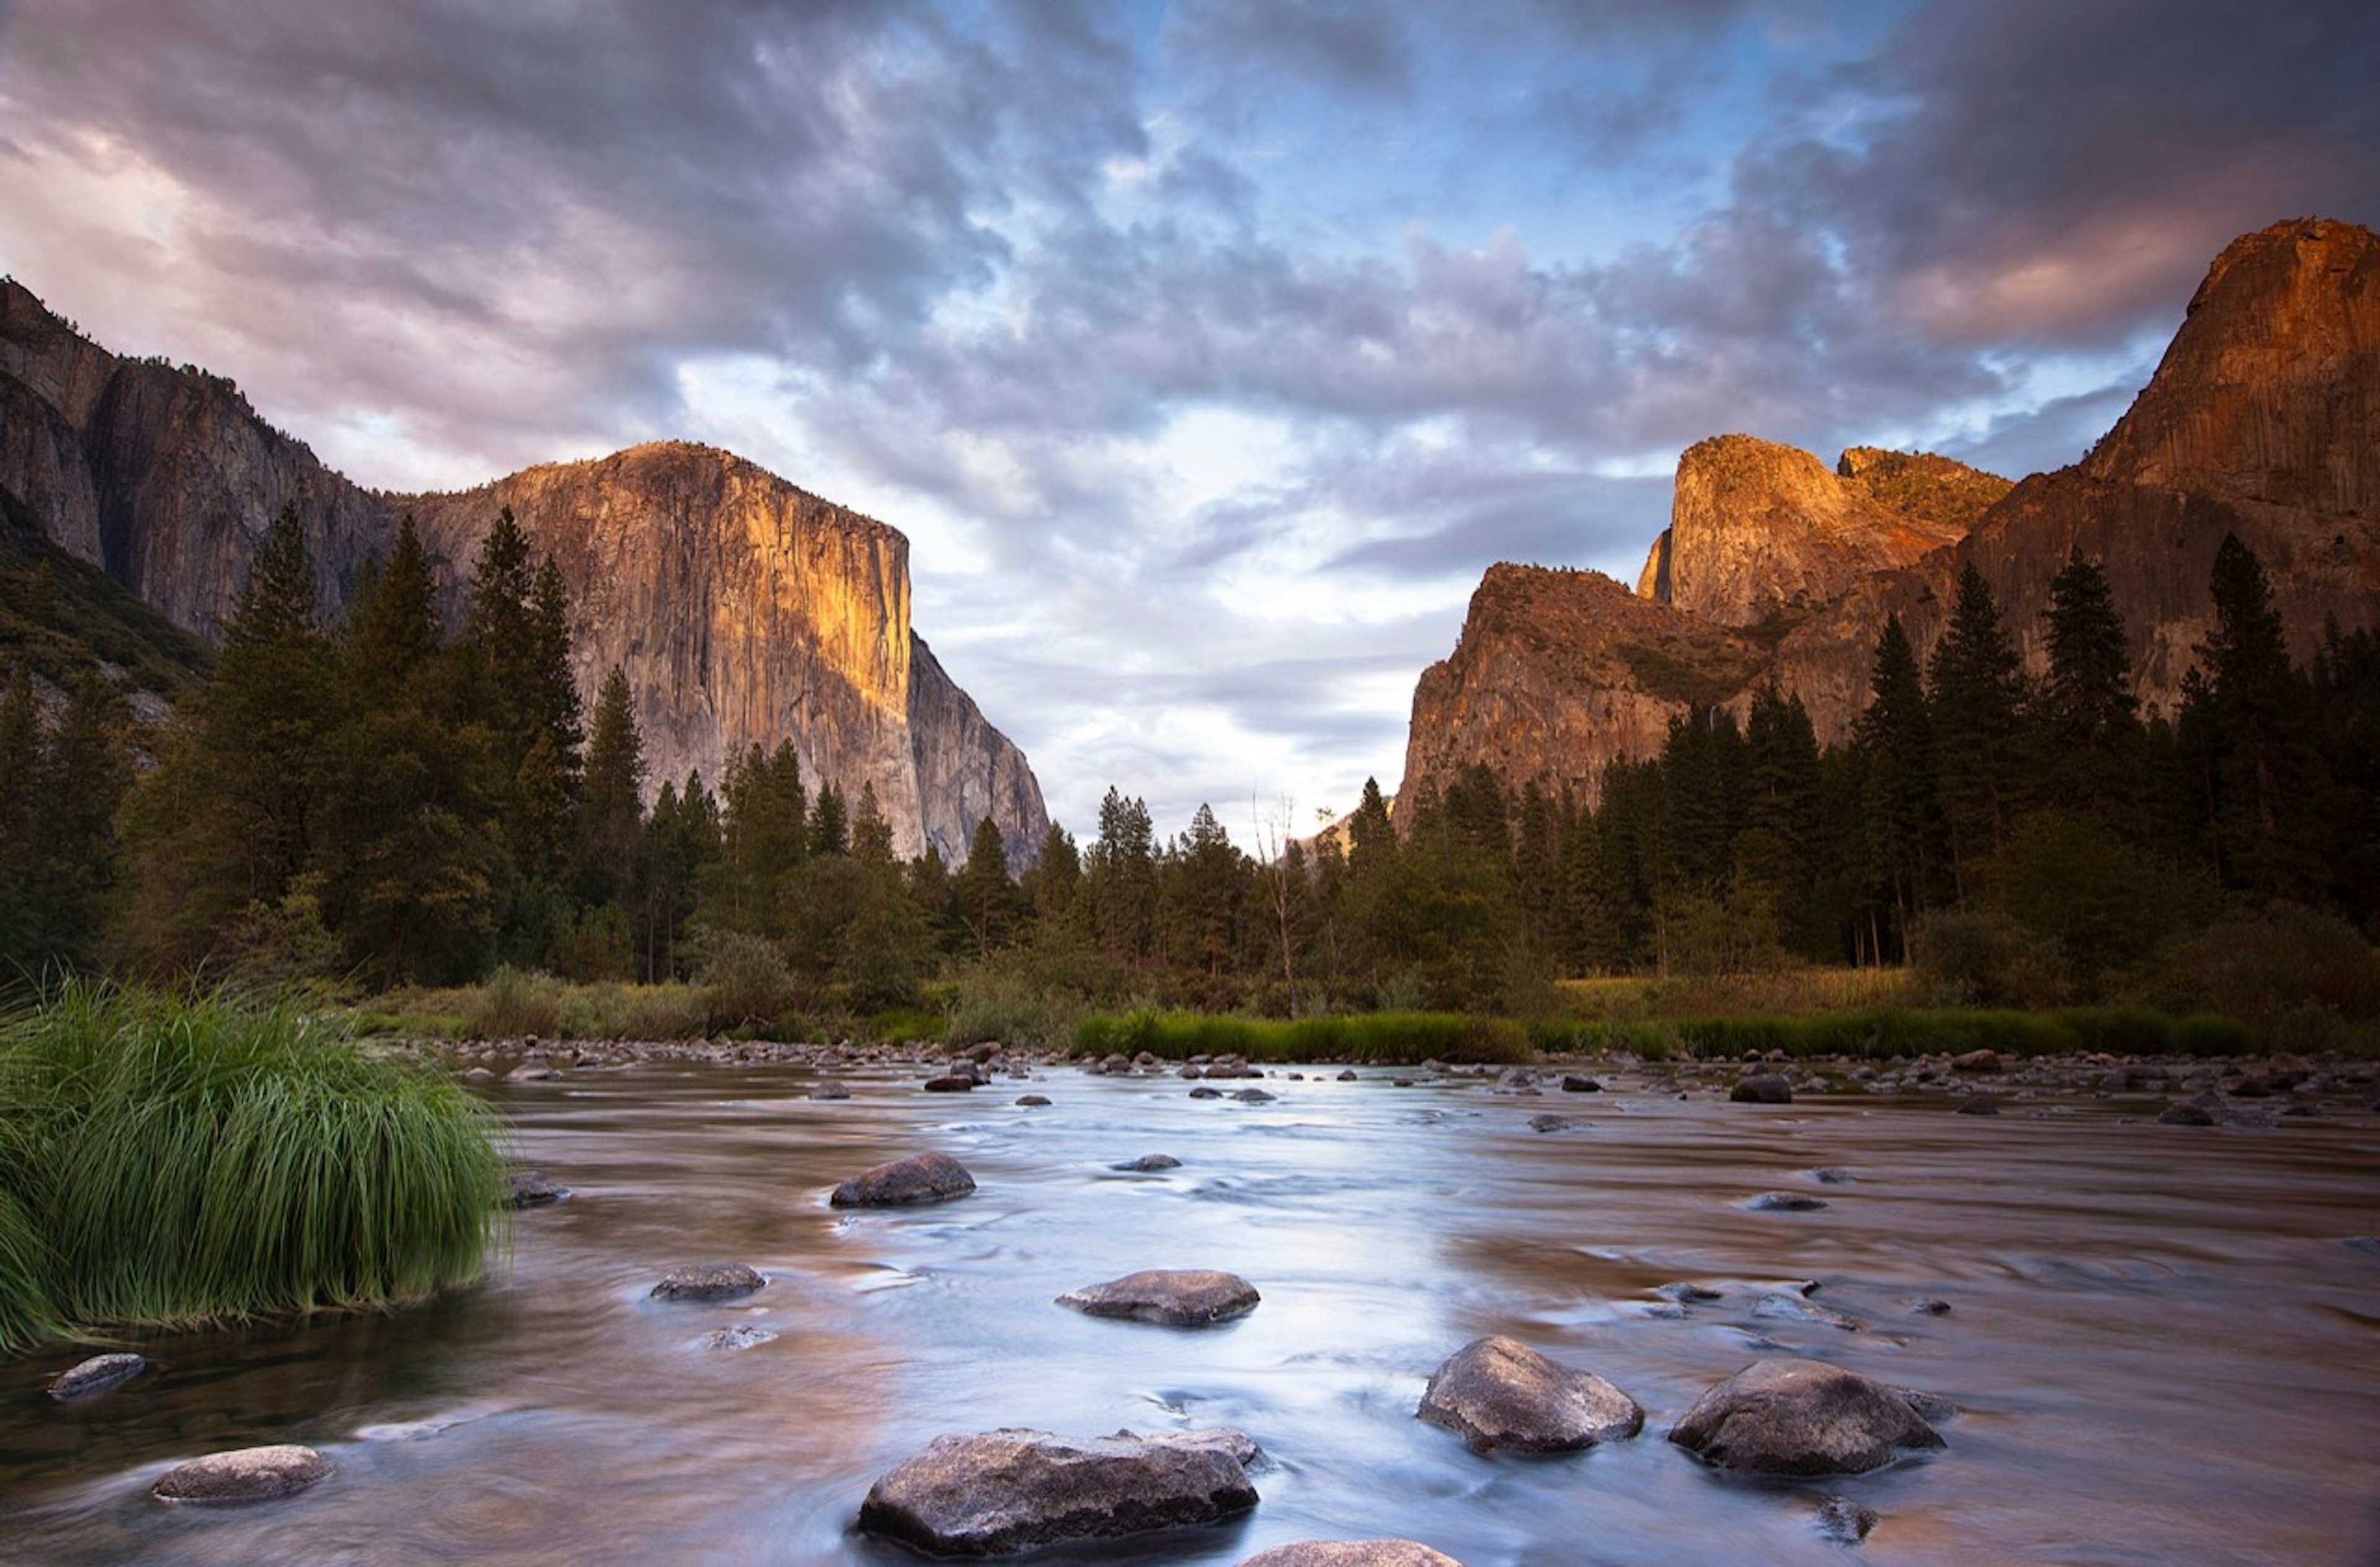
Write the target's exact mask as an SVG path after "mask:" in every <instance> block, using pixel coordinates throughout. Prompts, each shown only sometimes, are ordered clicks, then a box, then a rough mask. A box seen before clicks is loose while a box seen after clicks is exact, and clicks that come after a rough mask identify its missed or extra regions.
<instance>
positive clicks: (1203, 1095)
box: [1190, 1083, 1223, 1099]
mask: <svg viewBox="0 0 2380 1567" xmlns="http://www.w3.org/2000/svg"><path fill="white" fill-rule="evenodd" d="M1190 1097H1191V1098H1193V1099H1220V1098H1222V1097H1223V1091H1222V1090H1221V1089H1219V1088H1208V1086H1207V1085H1206V1084H1204V1083H1200V1084H1199V1085H1198V1086H1197V1087H1196V1088H1194V1089H1192V1090H1191V1091H1190Z"/></svg>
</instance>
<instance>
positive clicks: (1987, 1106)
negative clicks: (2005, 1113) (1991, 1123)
mask: <svg viewBox="0 0 2380 1567" xmlns="http://www.w3.org/2000/svg"><path fill="white" fill-rule="evenodd" d="M1958 1113H1959V1114H1960V1115H1998V1114H1999V1113H2000V1102H1999V1101H1998V1099H1996V1098H1994V1097H1993V1096H1992V1095H1990V1094H1988V1093H1978V1094H1974V1095H1973V1096H1971V1097H1969V1098H1967V1099H1965V1100H1963V1101H1961V1103H1960V1105H1959V1110H1958Z"/></svg>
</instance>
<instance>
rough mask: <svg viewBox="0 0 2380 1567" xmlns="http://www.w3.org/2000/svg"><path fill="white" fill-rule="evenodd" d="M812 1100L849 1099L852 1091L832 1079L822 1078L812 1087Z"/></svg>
mask: <svg viewBox="0 0 2380 1567" xmlns="http://www.w3.org/2000/svg"><path fill="white" fill-rule="evenodd" d="M810 1097H811V1098H812V1099H849V1098H850V1097H851V1091H850V1090H849V1089H847V1088H845V1087H844V1085H843V1084H841V1083H839V1082H837V1081H835V1080H834V1079H832V1078H820V1079H819V1080H818V1081H816V1082H814V1083H812V1084H811V1085H810Z"/></svg>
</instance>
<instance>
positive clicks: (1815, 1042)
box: [1667, 1007, 2255, 1059]
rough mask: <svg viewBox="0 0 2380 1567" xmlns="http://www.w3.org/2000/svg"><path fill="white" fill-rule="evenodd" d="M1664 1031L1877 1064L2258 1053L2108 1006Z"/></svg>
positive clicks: (2231, 1035) (1734, 1048) (1685, 1041)
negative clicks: (1940, 1058)
mask: <svg viewBox="0 0 2380 1567" xmlns="http://www.w3.org/2000/svg"><path fill="white" fill-rule="evenodd" d="M1667 1026H1668V1028H1669V1029H1670V1031H1671V1034H1672V1037H1673V1038H1674V1039H1675V1040H1676V1042H1677V1043H1678V1044H1679V1045H1681V1046H1682V1047H1683V1048H1684V1049H1686V1050H1687V1051H1689V1052H1690V1053H1692V1054H1694V1055H1706V1056H1710V1055H1753V1054H1767V1052H1770V1051H1775V1052H1778V1053H1779V1054H1781V1055H1789V1056H1792V1057H1796V1058H1802V1057H1807V1056H1813V1055H1850V1056H1860V1057H1865V1058H1869V1059H1878V1058H1886V1057H1900V1056H1911V1055H1936V1054H1949V1055H1959V1054H1962V1053H1964V1052H1966V1051H1970V1050H1993V1051H1997V1052H1998V1053H1999V1054H2000V1055H2016V1056H2030V1055H2062V1054H2066V1053H2068V1052H2075V1051H2091V1050H2103V1051H2108V1052H2112V1053H2115V1054H2119V1055H2245V1054H2248V1053H2250V1052H2251V1051H2253V1049H2254V1047H2255V1042H2254V1039H2253V1035H2251V1034H2250V1033H2249V1031H2247V1030H2246V1029H2244V1028H2242V1027H2241V1026H2240V1025H2239V1024H2237V1023H2233V1022H2231V1021H2229V1020H2228V1019H2221V1018H2205V1017H2199V1018H2172V1017H2168V1016H2167V1015H2165V1014H2164V1013H2161V1012H2149V1011H2143V1010H2138V1009H2114V1008H2096V1009H2090V1008H2080V1007H2074V1008H2067V1009H2065V1010H2061V1011H2055V1012H1985V1011H1969V1010H1965V1009H1963V1008H1957V1007H1933V1008H1886V1009H1881V1010H1876V1011H1862V1012H1839V1013H1831V1014H1815V1015H1811V1016H1806V1017H1791V1018H1688V1019H1678V1020H1676V1021H1674V1022H1671V1023H1670V1024H1668V1025H1667Z"/></svg>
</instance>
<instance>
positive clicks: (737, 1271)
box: [652, 1262, 769, 1300]
mask: <svg viewBox="0 0 2380 1567" xmlns="http://www.w3.org/2000/svg"><path fill="white" fill-rule="evenodd" d="M768 1282H769V1281H768V1280H766V1279H764V1278H762V1277H761V1276H760V1273H759V1270H757V1269H754V1268H750V1267H747V1266H746V1265H745V1264H744V1263H741V1262H688V1263H686V1264H685V1265H684V1266H682V1267H677V1268H673V1269H671V1270H670V1271H669V1272H666V1273H664V1274H662V1282H661V1283H660V1284H655V1285H654V1286H653V1288H652V1298H653V1299H656V1300H734V1299H735V1298H737V1297H738V1296H747V1295H750V1294H751V1293H752V1292H753V1291H754V1290H757V1289H759V1287H760V1286H761V1285H763V1284H767V1283H768Z"/></svg>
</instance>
